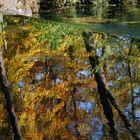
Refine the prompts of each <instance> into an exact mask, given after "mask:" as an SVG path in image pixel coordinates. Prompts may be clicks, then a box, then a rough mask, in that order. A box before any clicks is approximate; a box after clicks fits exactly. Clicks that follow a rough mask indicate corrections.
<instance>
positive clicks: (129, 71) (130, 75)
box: [127, 39, 135, 119]
mask: <svg viewBox="0 0 140 140" xmlns="http://www.w3.org/2000/svg"><path fill="white" fill-rule="evenodd" d="M133 43H134V40H133V39H132V41H131V45H130V48H129V52H128V57H129V56H130V55H131V52H132V47H133ZM127 65H128V69H127V70H128V76H129V78H130V88H131V104H132V108H131V110H132V112H131V113H132V117H133V119H135V114H134V111H135V105H134V93H133V87H132V73H131V66H130V60H129V58H128V64H127Z"/></svg>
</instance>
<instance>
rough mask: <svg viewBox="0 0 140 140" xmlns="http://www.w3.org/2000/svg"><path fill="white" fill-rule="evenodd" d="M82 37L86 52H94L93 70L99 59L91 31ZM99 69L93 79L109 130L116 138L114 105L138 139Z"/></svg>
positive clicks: (128, 128)
mask: <svg viewBox="0 0 140 140" xmlns="http://www.w3.org/2000/svg"><path fill="white" fill-rule="evenodd" d="M83 37H84V41H85V47H86V50H87V52H88V53H92V54H95V55H94V56H93V55H91V56H89V61H90V64H91V66H92V69H93V70H94V69H95V68H96V66H98V65H99V59H98V56H97V55H96V48H95V47H96V46H95V44H94V41H93V40H92V33H90V32H89V33H87V32H84V33H83ZM101 70H102V69H101V68H100V69H99V70H97V71H95V73H94V78H95V81H96V82H97V89H98V92H99V94H100V100H101V104H102V106H103V110H104V114H105V116H106V118H107V120H108V124H109V126H110V128H111V130H112V131H113V132H114V133H113V137H114V138H115V139H117V135H116V136H115V135H114V134H116V130H115V127H114V126H115V123H114V119H113V117H114V114H113V110H112V106H114V108H115V109H116V110H117V111H118V114H119V115H120V117H121V118H122V120H123V122H124V126H125V127H126V129H127V130H129V132H130V133H131V134H132V135H133V137H135V138H136V139H139V137H138V136H137V133H136V132H135V131H134V130H133V129H132V127H131V124H130V123H129V121H128V120H127V117H126V116H125V115H124V113H123V112H122V111H121V110H120V108H119V106H118V105H117V103H116V100H115V98H114V97H113V96H112V94H111V92H110V90H109V89H108V87H107V84H106V79H105V77H104V76H103V75H102V73H101Z"/></svg>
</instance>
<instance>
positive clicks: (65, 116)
mask: <svg viewBox="0 0 140 140" xmlns="http://www.w3.org/2000/svg"><path fill="white" fill-rule="evenodd" d="M40 16H41V17H43V18H45V19H51V20H54V21H59V22H58V23H55V25H53V24H52V23H51V25H50V23H49V24H48V21H46V24H45V23H44V22H42V21H38V23H36V24H37V25H38V26H35V29H33V28H32V26H34V23H33V22H35V21H33V22H31V19H28V18H25V19H24V20H23V17H14V18H13V19H10V18H7V19H6V20H7V30H6V39H7V44H8V48H9V51H6V53H4V56H5V59H6V58H7V59H8V61H9V62H7V59H6V60H5V61H6V62H7V63H6V64H7V69H8V74H7V75H8V77H9V80H11V81H12V80H13V81H12V82H13V83H14V84H13V85H12V90H13V95H14V103H15V108H16V113H17V116H18V120H19V124H20V127H21V131H22V135H23V137H24V139H25V140H28V139H30V140H31V139H32V140H61V139H62V140H63V139H64V140H112V139H117V138H118V139H120V140H133V139H134V140H135V139H136V138H137V139H138V137H139V136H138V135H139V133H140V28H139V25H140V9H139V7H125V8H124V7H120V6H118V7H117V6H116V7H114V6H111V7H108V8H103V7H102V8H99V9H98V10H97V9H96V8H95V7H82V8H80V9H77V10H75V9H71V10H68V11H67V10H66V11H57V12H56V11H51V12H46V13H45V14H42V15H40ZM83 18H85V19H84V20H83ZM94 18H95V20H94ZM88 20H89V21H88ZM60 21H61V22H65V23H67V24H65V25H64V26H67V25H68V26H69V27H70V26H72V25H73V24H77V25H79V27H80V28H81V29H82V27H83V29H85V27H86V28H87V29H88V30H89V29H95V30H96V32H95V31H94V32H93V30H90V32H92V36H93V42H92V43H93V46H94V47H95V50H96V55H97V56H98V58H99V61H100V64H99V66H97V67H96V71H101V72H100V74H101V75H102V76H103V77H104V78H105V81H106V85H108V89H109V90H110V92H111V93H112V96H113V97H114V98H115V101H116V102H117V103H118V108H119V109H120V110H121V111H122V112H121V113H122V114H121V115H120V114H119V113H118V111H117V110H116V109H115V107H114V106H113V105H111V101H112V100H110V101H109V104H110V105H111V109H112V111H113V114H114V117H112V116H111V114H110V115H109V114H108V115H106V114H105V108H103V106H102V105H103V104H102V101H101V97H100V96H101V95H99V93H98V90H97V83H96V81H95V79H94V76H92V74H93V69H92V67H91V64H90V60H89V54H87V52H86V49H85V44H84V41H83V40H84V39H83V37H82V35H81V34H82V32H83V29H82V31H81V32H80V33H79V32H77V31H76V29H75V28H76V27H75V26H74V29H72V30H71V31H70V32H68V33H66V34H65V35H63V36H62V38H61V41H60V46H58V48H57V49H50V48H47V45H48V42H49V40H50V36H47V35H46V34H47V33H48V32H51V31H52V34H51V36H52V39H53V40H54V41H55V39H56V38H57V37H58V34H59V33H60V35H61V32H64V31H63V30H62V29H63V28H59V27H58V26H60V25H59V23H60ZM18 22H19V23H18ZM41 22H42V23H41ZM79 22H80V23H79ZM57 24H58V26H57ZM55 27H56V28H57V27H58V28H57V30H55ZM22 28H23V29H22ZM37 29H38V30H37ZM49 29H50V30H49ZM60 29H61V30H60ZM66 29H67V30H69V29H68V27H67V28H66ZM66 29H65V28H64V30H66ZM44 30H45V32H44ZM54 30H55V31H54ZM79 30H80V29H79ZM97 30H98V31H104V32H103V33H101V32H97ZM47 31H48V32H47ZM85 31H87V30H86V29H85ZM46 32H47V33H46ZM73 32H75V34H78V35H75V34H73ZM56 33H57V34H56ZM36 34H37V35H36ZM44 34H45V35H44ZM43 35H44V36H43ZM53 36H54V37H53ZM130 36H132V37H130ZM42 38H43V39H44V40H45V41H46V42H47V43H46V42H45V43H46V44H47V45H46V46H45V47H46V48H45V49H44V50H41V51H39V53H33V54H32V55H31V54H30V53H29V52H30V50H31V52H34V50H32V48H34V47H36V46H37V47H36V48H35V50H37V49H38V48H40V49H41V48H43V47H44V46H43V43H42V42H41V39H42ZM69 41H72V43H71V42H70V45H67V44H69ZM38 43H39V44H40V45H37V44H38ZM63 43H64V44H63ZM65 44H66V45H65ZM63 45H64V46H65V47H63ZM15 46H16V47H15ZM48 46H49V45H48ZM13 47H15V48H14V49H13ZM52 48H53V47H52ZM59 48H62V49H61V50H59ZM104 49H105V50H104ZM25 54H28V57H27V56H26V55H25ZM94 55H95V54H94ZM92 56H93V55H92ZM26 57H27V60H26V61H25V58H26ZM24 61H25V62H24ZM20 62H24V63H20ZM27 62H28V63H30V62H32V63H34V65H33V68H31V69H29V71H28V73H30V74H29V75H26V74H25V72H27V71H26V67H25V66H26V64H27ZM23 64H24V65H25V66H24V67H23ZM8 66H9V67H8ZM17 69H20V70H21V71H23V72H22V73H21V74H20V71H18V70H17ZM11 75H12V76H11ZM14 75H15V79H14V78H13V79H12V78H11V77H14ZM17 75H18V76H17ZM46 75H47V76H46ZM93 75H94V74H93ZM16 76H17V77H18V78H16ZM11 81H10V82H11ZM17 85H18V86H17ZM44 91H45V92H44ZM48 93H49V94H48ZM105 94H106V93H105ZM103 96H104V95H103ZM108 100H109V99H108ZM2 104H3V97H2V96H1V97H0V105H1V106H0V107H1V108H0V109H1V112H0V115H1V120H0V121H1V123H0V139H2V140H5V139H7V140H10V139H11V136H12V132H11V129H10V125H9V124H8V123H7V122H8V118H7V117H5V116H7V115H6V112H5V111H4V109H3V105H2ZM107 109H108V108H107ZM122 116H123V117H122ZM109 117H110V118H111V119H113V120H114V123H115V125H114V128H115V130H116V131H115V132H114V130H112V127H111V126H110V122H109V121H108V119H107V118H109ZM128 123H129V125H128Z"/></svg>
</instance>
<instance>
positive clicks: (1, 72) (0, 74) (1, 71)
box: [0, 18, 21, 140]
mask: <svg viewBox="0 0 140 140" xmlns="http://www.w3.org/2000/svg"><path fill="white" fill-rule="evenodd" d="M1 22H2V18H1ZM0 32H2V28H1V27H0ZM0 87H1V91H2V92H3V94H4V97H5V100H6V109H7V112H8V114H9V118H10V122H11V126H12V130H13V133H14V140H21V132H20V129H19V127H18V121H17V117H16V114H15V111H14V106H13V103H12V93H11V91H10V86H9V83H8V80H7V77H6V71H5V68H4V62H3V56H2V46H0Z"/></svg>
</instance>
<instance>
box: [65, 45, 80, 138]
mask: <svg viewBox="0 0 140 140" xmlns="http://www.w3.org/2000/svg"><path fill="white" fill-rule="evenodd" d="M67 53H68V55H69V57H70V60H71V62H72V61H73V60H74V55H73V54H74V48H73V46H69V48H68V52H67ZM70 71H73V69H72V68H70ZM71 94H72V95H71V96H72V106H73V121H74V122H75V131H76V136H77V137H78V136H79V135H80V133H79V131H78V129H77V126H78V125H77V109H76V87H75V85H73V90H72V92H71Z"/></svg>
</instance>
